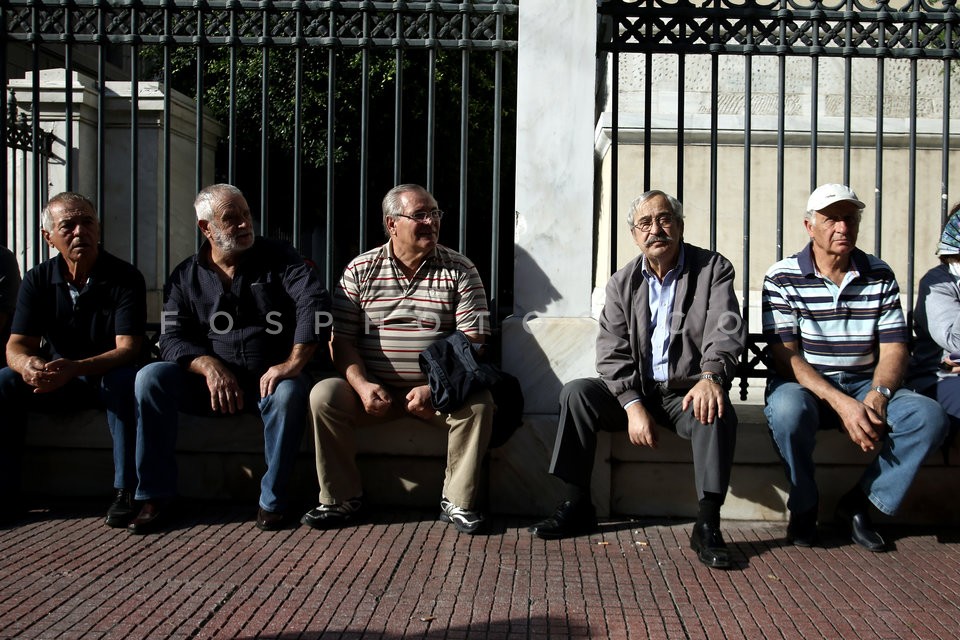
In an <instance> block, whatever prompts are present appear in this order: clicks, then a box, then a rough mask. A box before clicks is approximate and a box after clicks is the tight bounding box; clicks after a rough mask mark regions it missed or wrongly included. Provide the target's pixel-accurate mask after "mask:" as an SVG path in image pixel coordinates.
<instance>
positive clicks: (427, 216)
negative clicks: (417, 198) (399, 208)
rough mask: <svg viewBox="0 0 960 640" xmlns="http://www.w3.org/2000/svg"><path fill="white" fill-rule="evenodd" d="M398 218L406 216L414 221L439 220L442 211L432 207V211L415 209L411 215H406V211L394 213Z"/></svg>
mask: <svg viewBox="0 0 960 640" xmlns="http://www.w3.org/2000/svg"><path fill="white" fill-rule="evenodd" d="M396 217H398V218H407V219H408V220H413V221H414V222H420V223H423V222H433V221H434V220H436V221H438V222H439V221H440V220H441V219H442V218H443V211H441V210H440V209H434V210H433V211H417V212H416V213H414V214H412V215H407V214H406V213H398V214H396Z"/></svg>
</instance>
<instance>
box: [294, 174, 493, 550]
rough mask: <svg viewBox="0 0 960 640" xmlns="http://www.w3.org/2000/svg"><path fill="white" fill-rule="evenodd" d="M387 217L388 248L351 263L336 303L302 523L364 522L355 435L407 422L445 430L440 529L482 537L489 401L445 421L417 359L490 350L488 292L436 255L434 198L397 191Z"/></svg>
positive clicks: (458, 262)
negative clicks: (315, 488) (330, 365)
mask: <svg viewBox="0 0 960 640" xmlns="http://www.w3.org/2000/svg"><path fill="white" fill-rule="evenodd" d="M382 208H383V228H384V231H385V232H386V235H387V242H386V243H385V244H383V245H381V246H379V247H377V248H375V249H372V250H370V251H367V252H365V253H363V254H361V255H359V256H357V257H356V258H354V259H353V261H351V262H350V264H349V265H347V267H346V269H344V272H343V276H342V277H341V279H340V283H339V286H337V288H336V290H335V292H334V298H333V300H334V302H333V339H332V343H331V350H332V355H333V362H334V365H335V366H336V368H337V369H338V370H339V372H340V373H341V374H342V377H331V378H327V379H325V380H321V381H320V382H318V383H317V384H316V386H314V388H313V391H312V392H311V394H310V405H311V409H312V414H313V428H314V437H315V445H316V454H317V480H318V481H319V484H320V504H319V505H318V506H317V507H316V508H315V509H311V510H310V511H309V512H307V513H306V514H305V515H304V516H303V518H302V519H301V522H303V523H304V524H306V525H309V526H311V527H314V528H316V529H330V528H335V527H340V526H342V525H344V524H346V523H348V522H350V521H352V520H355V519H356V517H357V516H358V515H359V514H360V512H361V509H362V507H363V487H362V483H361V478H360V472H359V470H358V468H357V464H356V446H355V444H354V432H355V429H356V428H357V427H358V426H363V425H369V424H375V423H378V422H383V421H387V420H395V419H398V418H404V417H406V418H413V419H415V420H417V421H418V424H422V425H423V426H424V427H429V426H434V427H439V428H443V429H446V430H447V433H448V436H447V468H446V475H445V478H444V483H443V495H442V499H441V502H440V508H441V513H440V519H441V520H443V521H445V522H449V523H451V524H453V525H454V526H455V527H456V529H457V530H458V531H460V532H462V533H475V532H476V531H478V530H479V529H480V527H481V525H482V524H483V515H482V514H481V513H480V511H479V510H478V505H477V498H478V496H477V494H478V484H479V474H480V466H481V461H482V460H483V456H484V453H485V451H486V449H487V444H488V442H489V441H490V434H491V430H492V422H493V412H494V404H493V399H492V397H491V396H490V393H489V392H488V391H487V390H483V391H481V392H478V393H473V394H472V395H470V396H469V397H468V398H467V399H466V402H465V403H464V404H463V405H462V406H461V407H459V408H458V409H456V410H454V411H452V412H450V413H444V412H439V411H437V410H436V409H434V407H433V405H432V403H431V399H430V387H429V386H428V384H427V381H426V377H425V375H424V374H423V373H422V372H421V370H420V366H419V356H420V352H421V351H423V350H425V349H427V347H429V346H430V345H431V344H433V343H434V342H436V341H438V340H441V339H443V338H445V337H447V336H448V335H450V334H451V333H452V332H454V331H457V330H459V331H462V332H463V333H464V334H466V336H467V337H468V338H469V340H470V341H471V342H472V343H474V344H475V345H482V344H483V342H484V339H485V337H486V336H487V335H488V334H489V332H490V325H489V321H488V317H487V316H488V312H487V301H486V294H485V292H484V288H483V283H482V282H481V281H480V275H479V274H478V272H477V269H476V267H475V266H474V265H473V263H472V262H471V261H470V260H469V259H468V258H467V257H466V256H464V255H462V254H460V253H458V252H456V251H454V250H453V249H449V248H447V247H445V246H443V245H440V244H438V234H439V232H440V220H441V218H442V217H443V212H442V211H440V210H439V209H438V208H437V201H436V200H435V199H434V197H433V196H432V195H431V194H430V193H429V192H428V191H427V190H426V189H424V188H423V187H421V186H419V185H415V184H401V185H398V186H396V187H394V188H393V189H391V190H390V191H389V192H388V193H387V195H386V196H385V197H384V199H383V206H382Z"/></svg>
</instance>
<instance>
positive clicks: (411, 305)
mask: <svg viewBox="0 0 960 640" xmlns="http://www.w3.org/2000/svg"><path fill="white" fill-rule="evenodd" d="M395 260H396V259H395V258H394V256H393V251H392V248H391V245H390V243H389V242H387V243H386V244H384V245H382V246H380V247H378V248H376V249H372V250H370V251H367V252H365V253H362V254H360V255H359V256H357V257H356V258H354V259H353V261H352V262H350V264H348V265H347V268H346V269H344V271H343V276H342V277H341V278H340V283H339V284H338V286H337V288H336V291H335V292H334V296H333V332H334V334H335V335H337V336H339V337H343V336H350V337H353V338H354V344H355V345H356V347H357V350H358V351H359V353H360V356H361V357H362V358H363V362H364V364H365V365H366V368H367V372H368V373H369V374H371V375H372V376H374V377H375V378H376V379H377V380H379V381H380V382H382V383H384V384H389V385H394V386H401V387H411V386H416V385H420V384H425V383H426V376H424V374H423V373H422V372H421V371H420V365H419V356H420V352H421V351H423V350H424V349H426V348H427V347H429V346H430V345H431V344H433V343H434V342H436V341H437V340H439V339H441V338H444V337H446V336H447V335H449V334H451V333H453V332H454V331H455V330H457V329H459V330H461V331H463V332H464V333H466V334H467V335H468V336H471V337H472V336H477V335H488V334H489V333H490V318H489V313H488V311H487V298H486V293H485V292H484V289H483V282H481V280H480V274H479V273H477V268H476V267H475V266H474V264H473V262H472V261H470V259H469V258H467V257H466V256H464V255H463V254H461V253H458V252H456V251H454V250H453V249H450V248H448V247H444V246H443V245H437V246H436V247H435V249H434V251H433V253H432V254H431V255H429V256H427V258H426V259H425V260H424V261H423V263H422V264H421V265H420V268H419V269H418V270H417V272H416V274H414V276H413V278H412V279H411V280H408V279H407V277H406V276H405V275H404V274H403V272H402V271H401V270H400V267H399V265H398V264H397V263H396V261H395Z"/></svg>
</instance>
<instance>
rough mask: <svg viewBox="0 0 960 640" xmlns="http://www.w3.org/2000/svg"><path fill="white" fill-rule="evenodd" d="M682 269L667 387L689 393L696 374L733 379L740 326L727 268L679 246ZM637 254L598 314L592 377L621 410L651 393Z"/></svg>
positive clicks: (645, 293) (644, 288) (709, 254)
mask: <svg viewBox="0 0 960 640" xmlns="http://www.w3.org/2000/svg"><path fill="white" fill-rule="evenodd" d="M683 246H684V266H683V271H682V272H681V273H680V275H679V277H678V278H677V289H676V299H675V302H674V309H673V314H672V316H671V332H670V346H669V348H668V353H669V360H670V364H669V367H668V376H669V380H668V386H669V387H670V388H671V389H678V390H684V389H689V388H690V387H692V386H693V385H695V384H696V383H697V381H698V378H697V376H698V374H700V373H701V372H707V371H709V372H711V373H719V374H722V375H723V376H724V378H726V379H727V380H728V381H730V380H732V379H733V376H734V373H735V371H736V366H737V360H738V358H739V357H740V354H741V352H742V351H743V347H744V342H745V339H746V328H745V327H744V325H743V319H742V317H741V315H740V306H739V302H738V301H737V296H736V295H735V294H734V292H733V276H734V271H733V265H732V264H730V261H729V260H727V259H726V258H724V257H723V256H722V255H720V254H719V253H716V252H715V251H708V250H706V249H701V248H700V247H696V246H694V245H692V244H688V243H684V244H683ZM642 258H643V256H637V257H636V258H634V259H633V260H631V261H630V262H629V263H628V264H627V265H626V266H625V267H623V268H622V269H620V270H619V271H617V272H616V273H615V274H613V276H611V278H610V280H609V282H607V287H606V301H605V302H604V305H603V311H602V312H601V314H600V333H599V335H598V336H597V371H598V372H599V373H600V378H601V379H602V380H603V382H604V383H605V384H606V385H607V388H608V389H609V390H610V393H612V394H613V395H614V396H616V397H617V399H618V400H619V401H620V403H621V404H626V403H627V402H630V401H632V400H636V399H639V398H641V397H643V396H644V395H645V394H646V393H648V392H650V391H651V390H650V389H645V388H644V386H645V385H646V384H648V383H649V381H645V380H644V377H643V363H644V362H646V359H648V358H649V357H650V349H651V347H650V335H649V324H650V306H649V286H648V285H647V282H646V280H645V279H644V277H643V273H642V272H641V265H642Z"/></svg>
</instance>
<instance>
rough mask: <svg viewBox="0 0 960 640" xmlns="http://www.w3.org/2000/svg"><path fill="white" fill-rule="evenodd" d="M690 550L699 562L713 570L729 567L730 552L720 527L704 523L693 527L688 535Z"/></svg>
mask: <svg viewBox="0 0 960 640" xmlns="http://www.w3.org/2000/svg"><path fill="white" fill-rule="evenodd" d="M690 548H691V549H693V550H694V551H696V552H697V557H698V558H700V562H702V563H703V564H705V565H707V566H708V567H712V568H714V569H726V568H727V567H729V566H730V552H729V551H728V550H727V543H726V542H724V541H723V536H722V535H721V534H720V527H715V526H713V525H711V524H708V523H706V522H698V523H697V524H695V525H693V533H692V534H691V535H690Z"/></svg>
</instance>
